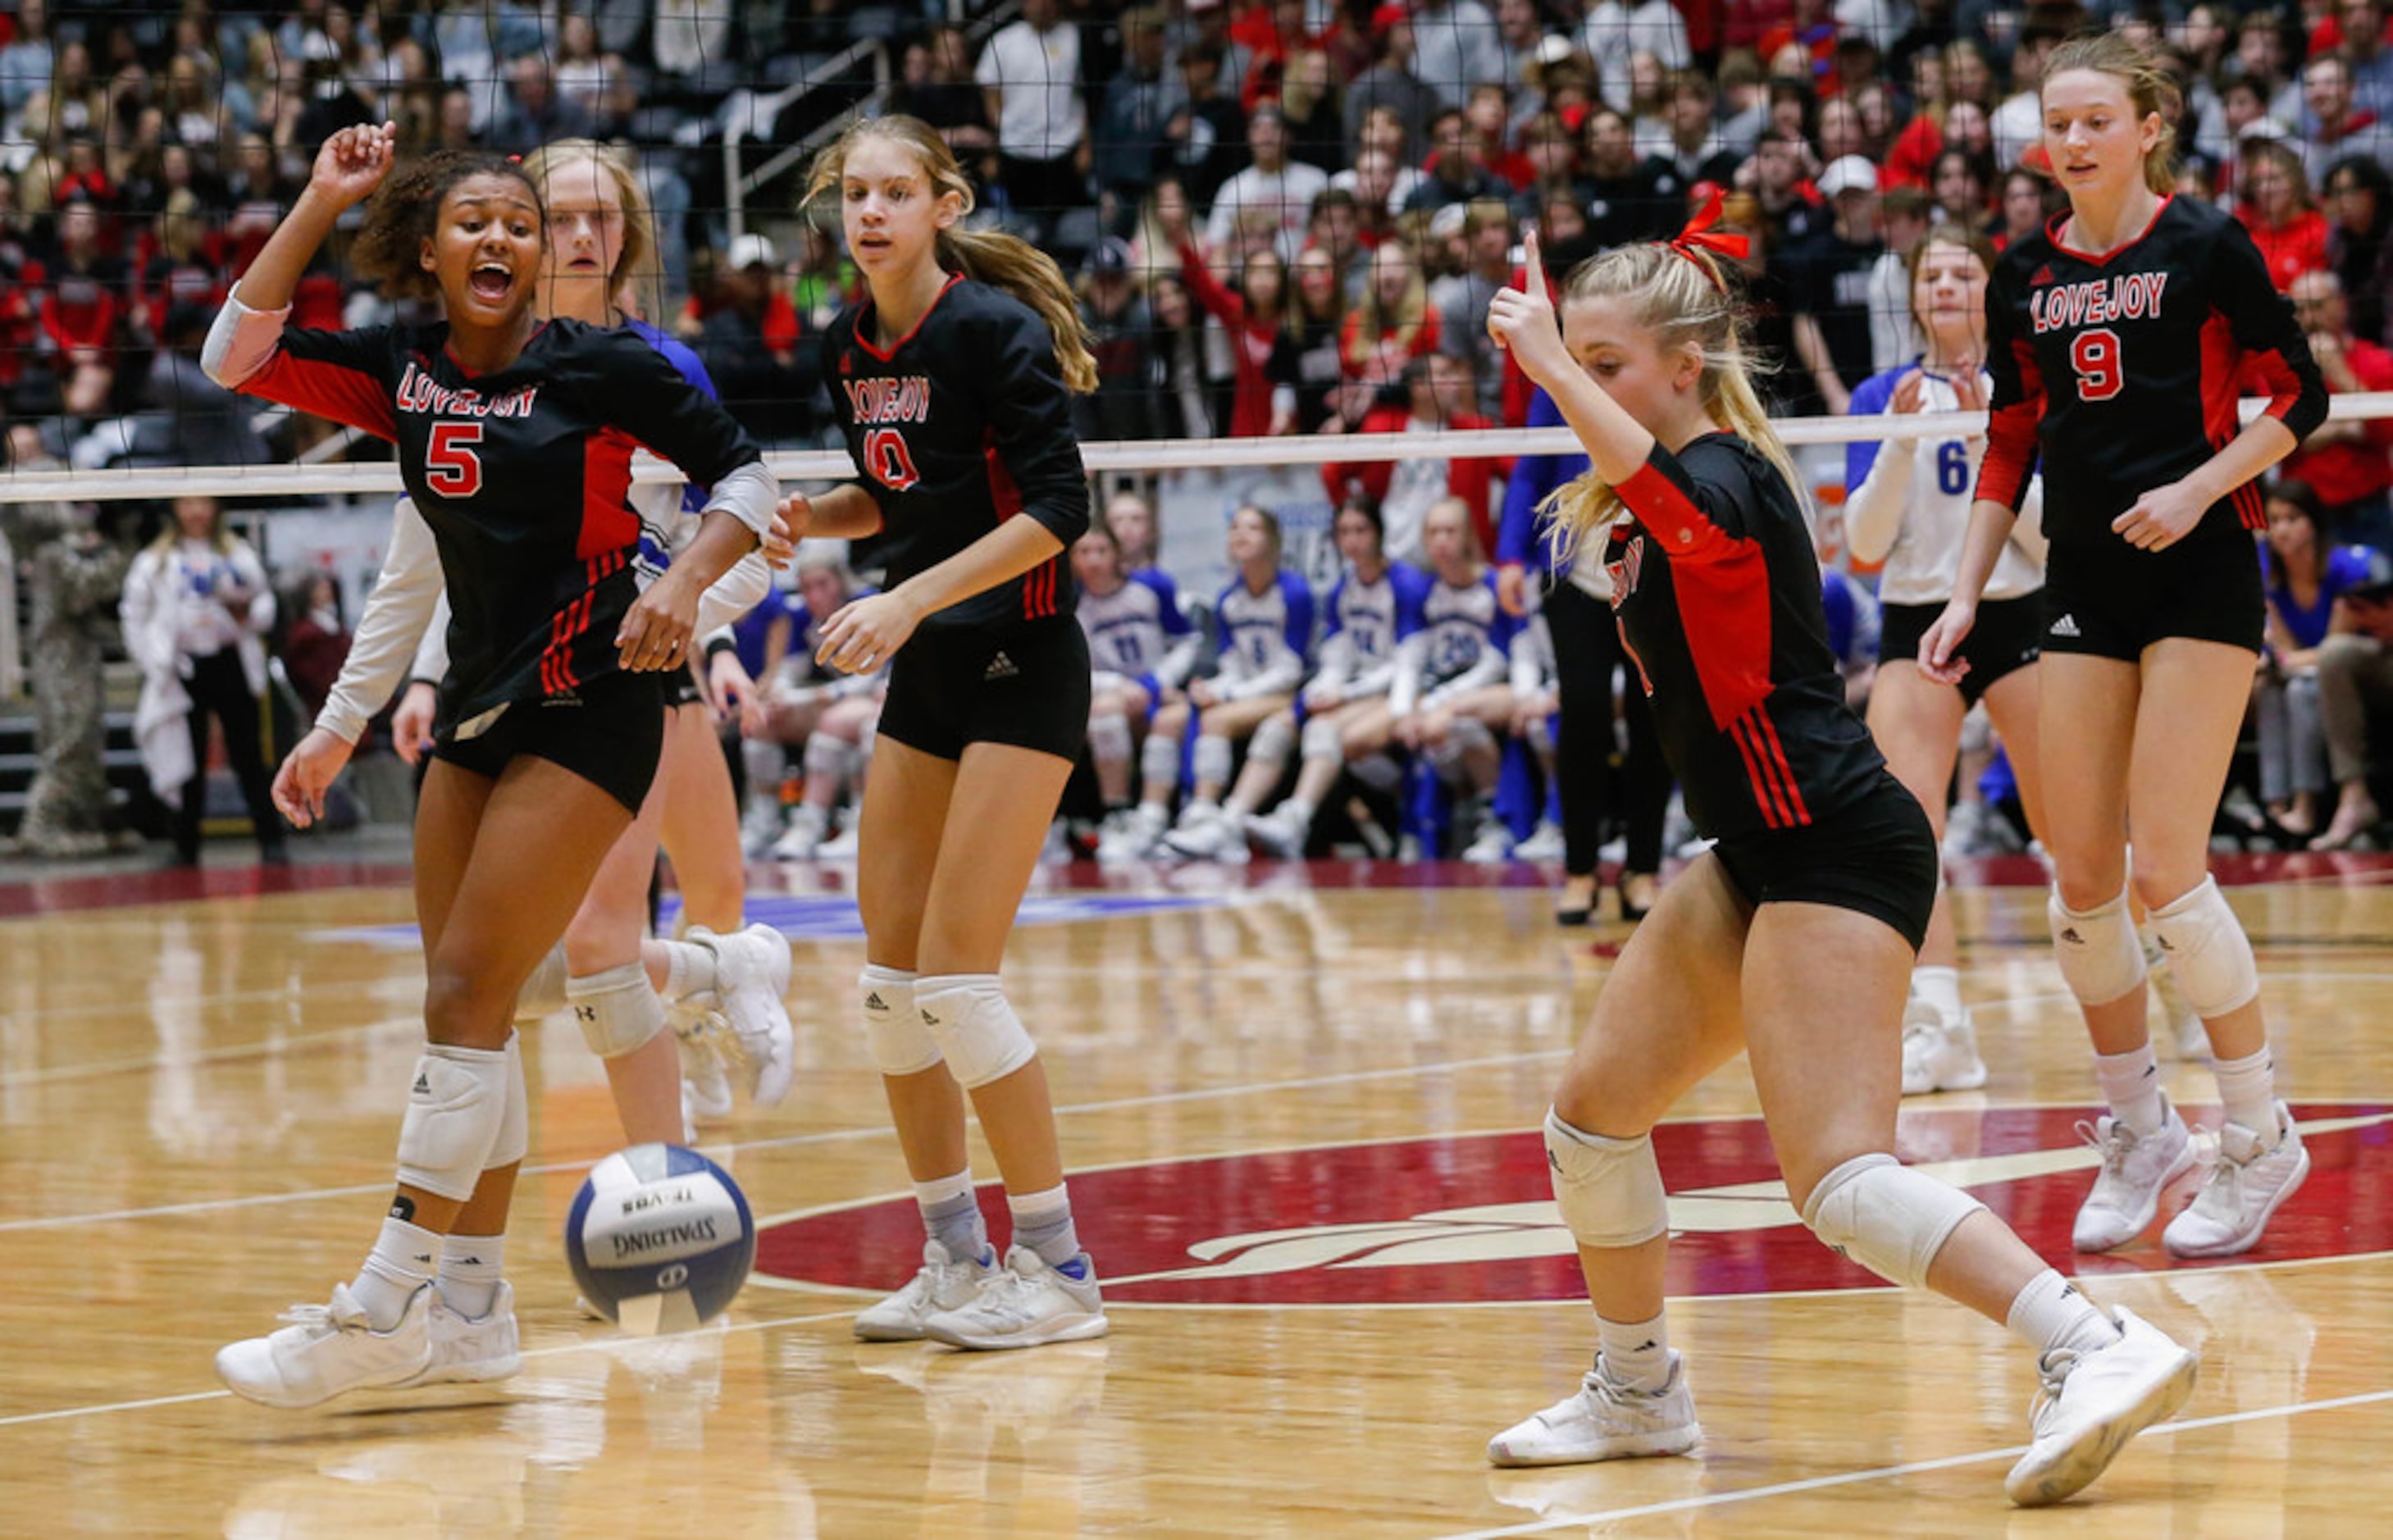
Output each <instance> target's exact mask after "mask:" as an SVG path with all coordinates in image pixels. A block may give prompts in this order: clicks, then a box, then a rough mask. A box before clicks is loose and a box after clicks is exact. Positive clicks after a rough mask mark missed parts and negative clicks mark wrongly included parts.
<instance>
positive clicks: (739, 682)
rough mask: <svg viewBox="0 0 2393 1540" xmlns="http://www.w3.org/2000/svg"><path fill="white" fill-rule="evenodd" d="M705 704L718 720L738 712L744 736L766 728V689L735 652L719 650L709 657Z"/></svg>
mask: <svg viewBox="0 0 2393 1540" xmlns="http://www.w3.org/2000/svg"><path fill="white" fill-rule="evenodd" d="M706 703H707V705H708V706H709V707H711V708H712V709H713V711H714V715H715V720H717V721H721V720H723V719H724V718H726V717H729V716H731V715H733V714H734V713H737V714H738V716H739V736H740V737H755V736H756V735H757V734H759V733H761V732H763V731H764V730H765V692H764V691H763V690H762V689H760V688H758V687H757V685H756V681H755V680H753V679H752V678H750V677H749V675H748V665H746V664H745V663H742V662H741V661H739V654H738V653H736V652H718V653H716V654H715V655H714V656H713V657H712V658H710V659H707V660H706Z"/></svg>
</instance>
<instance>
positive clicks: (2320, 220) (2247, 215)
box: [2235, 139, 2327, 294]
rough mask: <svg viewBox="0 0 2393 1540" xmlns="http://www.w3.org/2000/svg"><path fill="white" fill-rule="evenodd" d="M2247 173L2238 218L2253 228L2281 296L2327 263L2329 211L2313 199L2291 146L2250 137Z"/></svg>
mask: <svg viewBox="0 0 2393 1540" xmlns="http://www.w3.org/2000/svg"><path fill="white" fill-rule="evenodd" d="M2240 191H2241V196H2239V197H2238V198H2237V199H2236V201H2235V218H2236V220H2237V222H2238V223H2240V224H2242V225H2243V228H2245V229H2247V230H2249V231H2251V232H2252V243H2253V244H2254V245H2256V246H2258V247H2259V248H2260V256H2261V260H2263V261H2264V262H2266V263H2267V264H2268V265H2269V281H2270V282H2271V283H2274V284H2275V285H2276V286H2277V292H2278V293H2279V294H2283V293H2285V292H2286V290H2287V289H2289V288H2290V287H2292V285H2293V281H2294V280H2295V278H2297V277H2299V276H2300V275H2302V274H2303V273H2306V272H2308V271H2310V270H2311V269H2313V268H2323V267H2325V266H2326V265H2327V259H2326V215H2323V214H2321V213H2320V212H2319V211H2318V208H2317V206H2316V205H2315V204H2313V203H2312V202H2310V187H2309V178H2308V176H2306V175H2304V173H2303V171H2302V158H2301V156H2300V155H2299V154H2298V153H2297V152H2295V150H2294V149H2293V147H2292V146H2290V145H2287V144H2284V143H2282V142H2281V141H2279V140H2276V139H2256V140H2246V141H2245V143H2244V146H2243V187H2242V189H2240Z"/></svg>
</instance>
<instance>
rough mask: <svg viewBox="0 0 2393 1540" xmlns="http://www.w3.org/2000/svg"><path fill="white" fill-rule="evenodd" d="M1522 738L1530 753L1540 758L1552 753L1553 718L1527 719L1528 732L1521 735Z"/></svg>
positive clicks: (1538, 717)
mask: <svg viewBox="0 0 2393 1540" xmlns="http://www.w3.org/2000/svg"><path fill="white" fill-rule="evenodd" d="M1522 738H1523V741H1524V742H1526V743H1527V744H1528V746H1529V751H1530V752H1531V753H1534V754H1537V755H1540V756H1542V755H1546V754H1550V753H1552V752H1553V751H1554V721H1553V718H1551V717H1550V716H1533V717H1531V718H1530V719H1529V730H1528V731H1527V732H1526V733H1523V735H1522Z"/></svg>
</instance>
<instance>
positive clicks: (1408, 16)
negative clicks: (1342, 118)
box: [1346, 0, 1438, 163]
mask: <svg viewBox="0 0 2393 1540" xmlns="http://www.w3.org/2000/svg"><path fill="white" fill-rule="evenodd" d="M1371 34H1372V36H1373V37H1375V38H1377V39H1378V40H1379V56H1378V57H1379V62H1378V63H1376V64H1374V65H1372V66H1371V67H1370V68H1369V69H1367V70H1366V71H1364V72H1362V73H1361V74H1359V75H1356V76H1355V77H1354V79H1353V84H1352V85H1348V86H1347V87H1346V142H1347V143H1348V144H1350V145H1353V146H1354V147H1356V148H1357V149H1360V148H1361V146H1362V143H1363V122H1364V120H1365V119H1366V118H1367V117H1368V116H1369V115H1370V113H1371V110H1372V109H1373V108H1375V107H1385V108H1387V109H1389V110H1390V111H1393V112H1394V113H1395V115H1396V121H1397V122H1398V123H1400V124H1403V125H1404V130H1405V145H1404V150H1403V151H1402V153H1401V155H1400V156H1399V159H1401V160H1403V161H1405V162H1406V163H1411V162H1412V161H1414V160H1416V159H1418V158H1419V155H1420V153H1421V150H1422V147H1423V146H1425V145H1427V144H1428V142H1429V124H1430V119H1431V118H1432V117H1433V116H1435V115H1436V112H1437V109H1438V95H1437V91H1436V90H1435V88H1433V87H1432V86H1431V85H1428V84H1427V83H1426V82H1424V81H1423V80H1422V79H1421V78H1420V76H1419V74H1418V73H1417V72H1415V71H1414V69H1413V52H1414V36H1413V18H1412V12H1411V10H1410V9H1409V8H1407V7H1406V6H1405V5H1404V4H1403V3H1402V0H1389V3H1388V4H1386V5H1383V6H1381V7H1379V9H1377V10H1375V11H1373V12H1372V13H1371Z"/></svg>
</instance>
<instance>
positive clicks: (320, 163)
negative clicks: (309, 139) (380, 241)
mask: <svg viewBox="0 0 2393 1540" xmlns="http://www.w3.org/2000/svg"><path fill="white" fill-rule="evenodd" d="M398 153H399V124H395V123H386V124H381V125H380V126H376V125H375V124H363V123H361V124H357V125H356V126H355V127H352V128H344V129H342V130H340V131H339V132H338V133H336V134H334V135H333V137H331V138H329V139H326V140H325V141H324V147H323V148H322V149H321V150H317V151H316V166H315V170H314V171H313V172H312V173H311V174H310V175H309V176H308V178H307V186H308V187H309V189H312V190H314V191H316V192H320V193H321V194H323V195H324V196H325V197H327V198H329V199H331V200H332V201H333V205H334V206H335V207H338V208H347V207H348V206H349V205H350V204H352V203H360V202H364V201H365V200H366V199H367V198H369V197H371V196H372V195H373V189H376V188H378V187H380V186H382V179H383V178H384V177H385V176H389V175H390V168H391V165H392V164H393V163H394V162H395V161H396V159H397V157H398Z"/></svg>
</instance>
